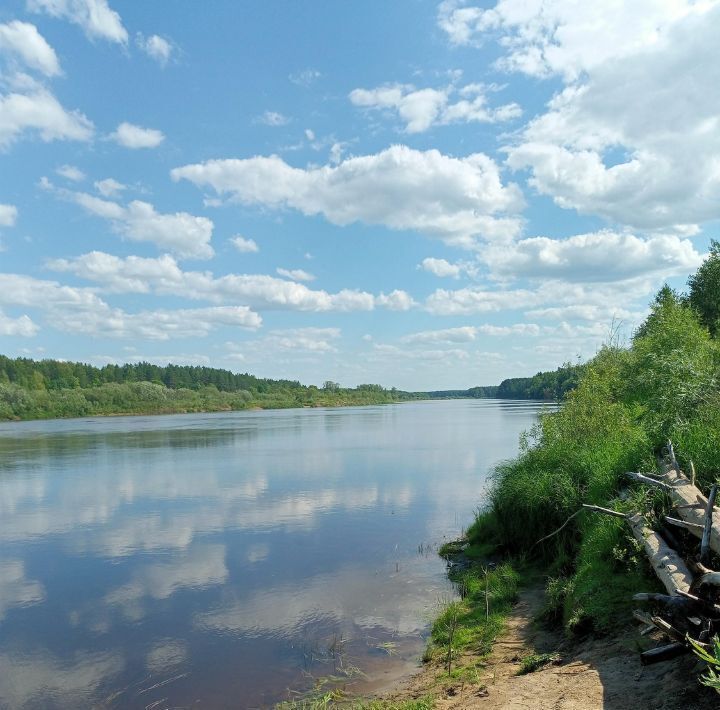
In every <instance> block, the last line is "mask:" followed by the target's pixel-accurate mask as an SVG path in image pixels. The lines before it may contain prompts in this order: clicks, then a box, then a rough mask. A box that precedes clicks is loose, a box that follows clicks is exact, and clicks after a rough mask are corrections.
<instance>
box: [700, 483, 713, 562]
mask: <svg viewBox="0 0 720 710" xmlns="http://www.w3.org/2000/svg"><path fill="white" fill-rule="evenodd" d="M716 496H717V486H716V485H713V487H712V488H711V489H710V495H709V496H708V499H707V506H706V507H705V520H704V521H703V534H702V539H701V542H700V562H702V564H704V565H705V564H707V563H708V562H709V561H710V534H711V533H712V526H713V509H714V508H715V497H716Z"/></svg>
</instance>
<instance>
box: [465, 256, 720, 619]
mask: <svg viewBox="0 0 720 710" xmlns="http://www.w3.org/2000/svg"><path fill="white" fill-rule="evenodd" d="M715 252H716V258H717V259H718V263H720V247H717V246H716V248H715ZM691 282H692V280H691ZM719 369H720V344H719V343H718V341H716V340H714V339H712V338H711V337H710V334H709V333H708V331H707V329H706V328H705V327H704V326H703V324H702V323H700V322H699V320H698V317H697V315H696V312H695V311H694V310H693V309H692V308H691V307H689V306H688V304H687V302H686V301H685V300H683V299H682V298H681V297H679V296H678V295H677V294H676V293H675V292H674V291H672V289H670V288H668V287H664V288H663V289H662V290H661V291H660V293H659V294H658V296H657V298H656V299H655V301H654V303H653V304H652V306H651V313H650V315H649V317H648V318H647V320H646V321H645V323H644V324H643V325H642V326H641V328H639V329H638V331H637V333H636V334H635V336H634V338H633V341H632V344H631V347H630V348H628V349H621V348H618V347H605V348H603V349H602V350H601V351H600V352H599V353H598V354H597V355H596V357H595V358H593V359H592V360H591V361H590V362H589V363H587V364H586V365H585V366H583V368H582V369H581V370H579V371H578V372H577V374H578V375H579V381H578V382H577V383H576V385H575V386H574V388H573V389H572V390H571V391H569V392H568V393H567V394H566V396H565V402H564V405H563V407H562V409H561V410H560V411H558V412H556V413H546V414H544V415H542V417H541V419H540V422H539V424H538V425H537V426H536V427H534V429H532V430H531V431H530V432H529V433H528V434H526V435H525V436H524V438H523V439H522V440H521V451H520V455H519V456H518V457H517V458H516V459H514V460H512V461H507V462H504V463H502V464H500V465H499V466H498V467H497V468H496V470H495V472H494V474H493V477H492V480H491V488H490V492H489V506H488V508H487V509H486V510H485V511H483V512H482V513H481V514H479V515H478V516H477V518H476V521H475V523H474V524H473V525H472V526H471V527H470V529H469V530H468V534H467V538H468V541H469V543H470V545H471V546H472V545H475V546H478V549H484V550H485V551H486V550H487V549H493V548H495V549H497V550H500V551H502V552H504V553H506V554H509V555H514V556H517V555H529V556H530V558H536V559H540V560H542V561H543V564H544V565H545V567H546V569H549V570H550V573H551V575H552V577H553V578H552V579H551V580H550V582H549V583H548V595H547V596H548V599H547V608H546V612H545V616H546V618H549V619H557V620H562V621H563V622H564V624H565V625H566V627H567V628H570V629H575V630H582V629H587V628H588V627H592V628H594V629H595V630H597V631H601V632H605V631H610V630H612V629H613V628H614V627H615V626H616V625H617V624H618V623H623V622H624V619H625V618H627V615H628V614H629V612H630V599H631V597H632V594H633V593H635V592H637V591H640V590H645V591H647V590H648V589H652V588H654V586H655V585H656V584H657V582H656V581H655V580H654V577H653V575H652V573H651V571H650V568H649V566H648V564H647V562H646V560H645V558H644V555H642V554H639V552H638V550H637V543H635V541H634V539H633V538H632V536H631V535H630V533H629V530H628V529H627V528H626V527H625V526H623V524H622V522H621V521H619V520H618V519H615V518H609V517H605V516H598V515H596V514H592V513H587V512H582V513H578V511H579V510H580V507H581V504H582V503H594V504H597V505H601V506H605V507H610V508H613V509H616V510H620V511H624V512H630V511H633V512H634V511H637V510H648V509H650V510H654V511H655V513H656V514H658V515H659V514H660V513H661V512H662V507H663V505H664V503H663V501H662V500H661V499H660V498H657V496H655V495H654V494H651V493H650V494H649V493H647V492H645V493H642V492H641V491H640V490H639V489H635V490H634V492H632V493H631V494H630V495H628V493H627V490H626V489H627V481H626V480H625V479H624V477H623V473H624V472H625V471H630V470H648V469H649V470H653V468H654V466H655V454H656V453H657V451H658V450H659V448H660V447H661V446H662V445H663V444H664V443H665V442H666V441H667V439H668V438H670V439H672V440H673V442H675V447H676V451H677V452H678V454H679V455H680V456H681V462H682V463H683V464H684V465H685V466H686V468H687V467H688V466H689V461H690V460H693V461H694V463H695V465H696V468H697V471H698V482H699V483H700V484H701V485H708V484H709V483H711V482H713V481H714V480H716V479H717V478H718V476H719V475H720V382H719V381H718V376H717V373H718V371H719ZM500 392H502V385H501V388H500ZM648 495H650V499H649V500H648V499H647V496H648ZM638 496H645V498H642V499H641V498H639V497H638ZM546 537H547V539H546V540H543V538H546ZM482 545H485V548H482V547H481V546H482ZM608 580H612V584H608Z"/></svg>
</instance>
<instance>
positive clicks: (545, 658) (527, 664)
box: [517, 653, 560, 675]
mask: <svg viewBox="0 0 720 710" xmlns="http://www.w3.org/2000/svg"><path fill="white" fill-rule="evenodd" d="M559 660H560V654H558V653H534V654H531V655H530V656H525V658H523V659H522V660H521V661H520V670H519V671H518V672H517V674H518V675H526V674H528V673H534V672H535V671H539V670H540V669H541V668H544V667H545V666H547V665H549V664H550V663H555V662H556V661H559Z"/></svg>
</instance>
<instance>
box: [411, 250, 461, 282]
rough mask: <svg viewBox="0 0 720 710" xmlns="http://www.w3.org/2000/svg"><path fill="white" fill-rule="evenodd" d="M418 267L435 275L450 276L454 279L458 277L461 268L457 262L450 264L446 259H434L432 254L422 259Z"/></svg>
mask: <svg viewBox="0 0 720 710" xmlns="http://www.w3.org/2000/svg"><path fill="white" fill-rule="evenodd" d="M420 267H421V268H422V269H423V270H424V271H428V272H430V273H431V274H435V276H440V277H441V278H444V277H447V276H451V277H452V278H454V279H457V278H459V276H460V273H461V272H462V268H461V267H460V266H459V265H458V264H451V263H450V262H449V261H447V259H436V258H435V257H433V256H428V257H426V258H425V259H423V260H422V263H421V264H420Z"/></svg>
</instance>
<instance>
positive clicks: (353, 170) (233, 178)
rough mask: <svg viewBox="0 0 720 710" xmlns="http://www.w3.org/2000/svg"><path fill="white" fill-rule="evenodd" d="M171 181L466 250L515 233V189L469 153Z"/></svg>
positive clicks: (208, 173)
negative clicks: (435, 238)
mask: <svg viewBox="0 0 720 710" xmlns="http://www.w3.org/2000/svg"><path fill="white" fill-rule="evenodd" d="M171 176H172V179H173V180H181V179H186V180H189V181H190V182H192V183H194V184H195V185H197V186H199V187H205V186H209V187H212V188H213V189H214V190H215V191H216V192H218V193H219V194H221V195H228V194H229V195H230V198H231V199H233V200H236V201H238V202H240V203H242V204H246V205H262V206H265V207H269V208H274V209H283V208H288V207H290V208H293V209H297V210H299V211H300V212H302V213H303V214H305V215H315V214H323V215H324V216H325V217H326V218H327V219H328V220H329V221H330V222H332V223H333V224H337V225H348V224H352V223H353V222H358V221H361V222H365V223H366V224H383V225H385V226H387V227H390V228H391V229H413V230H417V231H420V232H425V233H429V234H432V235H436V236H439V237H441V238H442V239H444V240H445V241H447V242H450V243H453V244H456V245H459V246H464V247H468V248H469V247H472V246H474V245H475V243H476V237H478V236H482V237H484V238H487V239H507V238H508V237H512V236H514V235H515V234H517V233H518V231H519V229H520V224H521V223H520V220H519V218H517V217H515V216H503V215H505V214H507V213H515V212H517V211H518V210H520V209H521V208H522V207H523V199H522V194H521V192H520V190H519V188H518V187H517V186H516V185H514V184H512V183H510V184H507V185H503V183H502V180H501V177H500V171H499V169H498V166H497V165H496V164H495V162H494V161H493V160H492V159H491V158H489V157H488V156H486V155H483V154H481V153H475V154H473V155H469V156H467V157H465V158H453V157H450V156H447V155H443V154H442V153H440V152H439V151H437V150H428V151H418V150H413V149H412V148H408V147H406V146H393V147H391V148H388V149H387V150H384V151H382V152H381V153H378V154H376V155H367V156H361V157H351V158H347V159H346V160H344V161H342V162H341V163H339V164H338V165H337V166H330V165H326V166H324V167H320V168H308V169H302V168H294V167H292V166H290V165H288V164H287V163H286V162H285V161H284V160H282V159H281V158H279V157H278V156H276V155H273V156H270V157H254V158H248V159H227V160H210V161H207V162H205V163H198V164H195V165H186V166H184V167H180V168H175V169H174V170H172V171H171Z"/></svg>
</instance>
